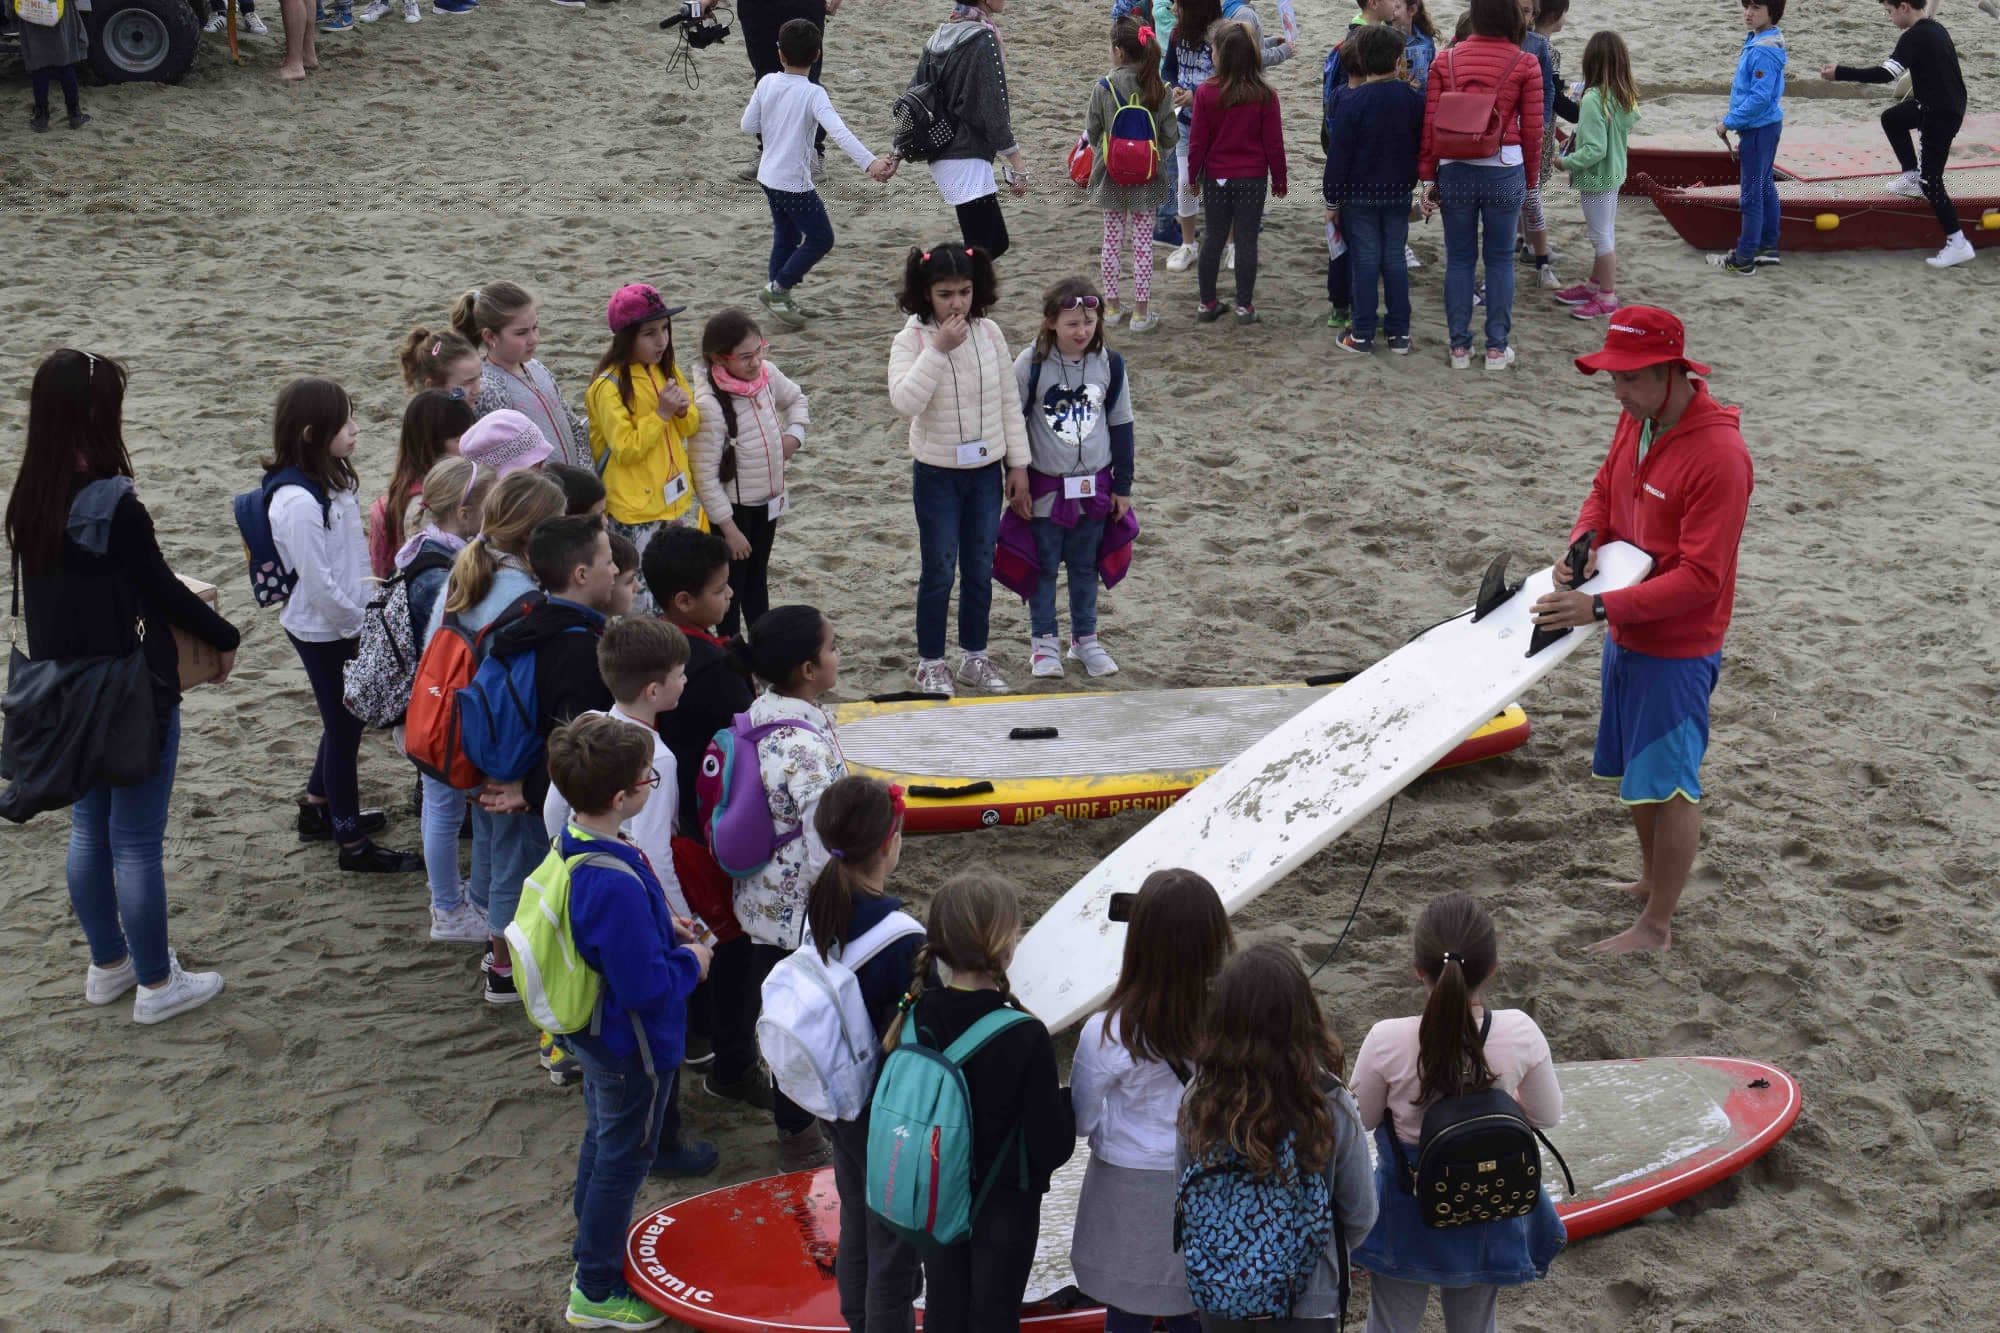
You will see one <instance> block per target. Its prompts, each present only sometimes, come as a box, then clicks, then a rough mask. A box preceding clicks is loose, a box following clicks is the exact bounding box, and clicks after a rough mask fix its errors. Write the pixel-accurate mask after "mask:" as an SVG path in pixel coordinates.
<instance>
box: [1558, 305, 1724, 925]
mask: <svg viewBox="0 0 2000 1333" xmlns="http://www.w3.org/2000/svg"><path fill="white" fill-rule="evenodd" d="M1686 349H1687V335H1686V333H1685V332H1684V331H1683V330H1682V328H1681V322H1680V321H1679V320H1678V319H1676V318H1674V317H1673V316H1672V315H1671V314H1669V313H1668V312H1666V311H1664V310H1659V309H1656V308H1654V307H1652V306H1636V305H1635V306H1625V307H1623V308H1621V309H1619V310H1618V311H1617V312H1615V313H1614V314H1613V315H1612V316H1611V325H1610V328H1609V329H1608V330H1607V331H1606V333H1605V335H1604V349H1603V350H1602V351H1599V352H1594V353H1592V354H1591V355H1589V356H1580V357H1578V358H1577V359H1576V367H1577V369H1578V370H1581V371H1582V372H1583V373H1584V374H1586V375H1592V374H1595V373H1597V372H1598V371H1600V370H1601V371H1604V372H1606V373H1607V374H1609V375H1610V376H1611V390H1612V393H1613V394H1615V395H1616V396H1617V398H1618V406H1619V407H1620V408H1621V409H1623V410H1622V411H1621V412H1620V414H1619V417H1618V428H1617V430H1616V432H1615V433H1614V434H1613V435H1612V437H1611V452H1610V454H1609V455H1608V456H1607V457H1606V458H1605V460H1604V464H1603V466H1601V467H1599V468H1598V469H1597V476H1596V478H1595V479H1594V480H1593V481H1592V482H1591V485H1590V496H1589V498H1587V499H1586V500H1585V501H1584V502H1583V511H1582V512H1581V513H1580V514H1578V515H1577V520H1576V526H1575V528H1574V529H1573V530H1572V531H1571V533H1570V540H1571V541H1572V542H1574V541H1575V540H1576V539H1577V538H1578V537H1581V536H1582V535H1583V534H1584V533H1586V532H1592V533H1595V534H1596V536H1595V537H1594V538H1593V540H1592V545H1593V546H1598V545H1602V544H1603V543H1605V542H1610V541H1624V542H1630V543H1631V544H1632V545H1634V546H1637V547H1638V548H1639V549H1641V550H1643V551H1644V552H1646V554H1648V555H1650V556H1652V557H1653V572H1652V574H1651V575H1649V576H1648V577H1647V579H1646V580H1645V582H1643V583H1640V584H1638V585H1637V586H1635V587H1631V588H1622V589H1619V590H1617V591H1614V592H1607V593H1604V594H1602V595H1601V596H1596V597H1593V596H1591V595H1589V594H1588V593H1581V592H1577V591H1574V590H1573V589H1571V588H1570V586H1569V578H1568V575H1567V572H1566V571H1565V570H1564V568H1563V566H1562V564H1561V563H1560V562H1558V563H1557V565H1556V573H1555V578H1556V588H1555V590H1554V591H1552V592H1550V593H1549V594H1548V595H1547V596H1545V597H1543V598H1541V599H1540V600H1539V601H1537V602H1536V603H1535V606H1534V616H1535V623H1536V624H1538V625H1541V626H1543V627H1546V628H1549V629H1561V628H1573V627H1577V626H1582V625H1588V624H1590V623H1591V622H1592V621H1603V622H1605V626H1606V629H1607V630H1608V631H1609V632H1608V634H1607V635H1606V637H1605V643H1604V662H1603V667H1602V681H1603V700H1604V702H1603V710H1602V712H1601V714H1600V716H1599V718H1598V724H1597V753H1596V755H1595V757H1594V758H1593V759H1592V761H1591V772H1592V773H1593V774H1594V775H1595V776H1596V777H1599V778H1602V779H1604V780H1606V781H1613V782H1616V783H1617V784H1618V799H1619V800H1620V801H1622V802H1624V803H1625V805H1626V806H1628V807H1629V808H1630V809H1631V811H1632V822H1633V824H1634V825H1635V826H1636V827H1637V829H1638V832H1639V850H1640V854H1641V857H1642V858H1643V859H1642V862H1641V864H1642V869H1641V871H1640V874H1639V879H1638V882H1636V883H1634V884H1631V885H1629V886H1627V892H1629V893H1630V894H1631V895H1632V896H1633V897H1635V898H1637V899H1638V900H1639V902H1640V903H1641V904H1642V906H1641V909H1640V913H1639V920H1638V921H1637V922H1636V923H1635V924H1634V925H1633V926H1632V928H1631V929H1629V930H1626V931H1624V932H1622V933H1620V934H1617V935H1614V936H1612V937H1611V938H1610V939H1606V940H1600V941H1598V942H1597V943H1596V944H1594V945H1592V946H1591V949H1592V951H1593V952H1597V953H1631V952H1634V951H1637V950H1642V949H1664V948H1666V947H1667V946H1668V944H1669V942H1670V941H1671V938H1672V933H1671V931H1670V929H1669V923H1670V922H1671V921H1672V919H1673V914H1674V908H1675V907H1676V906H1677V905H1678V904H1679V902H1680V899H1681V890H1682V889H1683V888H1684V887H1685V886H1686V884H1687V877H1688V871H1689V870H1690V869H1692V868H1693V866H1694V857H1695V851H1696V850H1697V848H1698V847H1699V846H1700V844H1701V805H1700V801H1701V760H1702V755H1703V752H1704V751H1705V750H1706V749H1707V748H1708V698H1709V695H1710V693H1712V692H1713V691H1714V689H1715V681H1716V677H1717V675H1718V674H1719V673H1720V671H1721V668H1722V638H1723V634H1724V632H1725V631H1726V630H1727V629H1728V628H1729V612H1730V608H1731V606H1732V605H1733V604H1734V602H1735V600H1736V548H1737V544H1738V542H1739V541H1740V540H1741V539H1742V536H1743V520H1744V515H1745V513H1746V512H1747V510H1748V508H1749V504H1750V489H1751V485H1752V477H1751V468H1750V454H1749V451H1748V450H1747V449H1745V448H1744V446H1743V433H1742V431H1741V430H1740V429H1739V428H1738V425H1737V419H1738V415H1739V413H1738V410H1737V409H1736V408H1734V407H1724V406H1722V405H1721V404H1720V403H1718V402H1716V401H1715V399H1714V398H1712V397H1710V396H1709V392H1708V385H1707V384H1706V383H1704V382H1703V381H1702V380H1700V379H1696V378H1692V377H1693V376H1705V375H1707V374H1708V373H1709V371H1708V367H1707V366H1704V365H1702V364H1701V363H1700V362H1698V361H1690V360H1689V359H1688V357H1687V354H1686ZM1596 570H1597V556H1596V554H1595V552H1593V553H1592V555H1591V557H1590V563H1589V564H1588V566H1586V568H1585V577H1586V578H1588V577H1589V576H1590V575H1591V574H1594V573H1595V572H1596Z"/></svg>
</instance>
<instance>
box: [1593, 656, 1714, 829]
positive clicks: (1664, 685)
mask: <svg viewBox="0 0 2000 1333" xmlns="http://www.w3.org/2000/svg"><path fill="white" fill-rule="evenodd" d="M1721 674H1722V654H1721V653H1710V654H1709V655H1708V656H1706V657H1652V656H1649V655H1648V654H1646V653H1635V652H1633V651H1631V650H1630V649H1627V648H1620V647H1619V646H1618V645H1617V644H1615V643H1613V642H1612V641H1611V636H1610V635H1608V634H1607V635H1606V636H1605V637H1604V663H1603V666H1602V668H1601V671H1600V677H1601V680H1602V683H1603V691H1604V706H1603V711H1602V713H1601V714H1600V715H1599V717H1598V721H1597V753H1596V755H1595V756H1593V757H1592V759H1591V762H1590V771H1591V774H1592V776H1594V777H1597V778H1599V779H1602V780H1603V781H1606V782H1616V783H1617V784H1618V799H1619V800H1621V801H1623V802H1624V803H1625V804H1627V805H1655V804H1658V803H1659V802H1661V801H1670V800H1672V799H1673V798H1674V797H1676V796H1683V797H1686V798H1687V799H1688V800H1690V801H1699V800H1700V799H1701V760H1702V756H1703V755H1704V754H1705V753H1707V751H1708V697H1709V695H1711V694H1713V693H1714V692H1715V682H1716V678H1717V677H1718V676H1720V675H1721Z"/></svg>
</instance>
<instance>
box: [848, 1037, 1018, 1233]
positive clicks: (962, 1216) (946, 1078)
mask: <svg viewBox="0 0 2000 1333" xmlns="http://www.w3.org/2000/svg"><path fill="white" fill-rule="evenodd" d="M1034 1021H1035V1020H1034V1018H1033V1017H1032V1016H1030V1015H1028V1014H1024V1013H1022V1012H1021V1011H1020V1010H1019V1009H996V1010H994V1011H993V1012H992V1013H990V1014H988V1015H986V1017H984V1018H982V1019H980V1020H979V1021H978V1022H977V1023H974V1024H973V1025H972V1026H971V1027H969V1028H967V1029H966V1031H965V1035H964V1036H962V1037H960V1038H959V1039H958V1040H957V1041H955V1042H953V1043H952V1044H951V1045H950V1046H949V1047H948V1048H946V1049H945V1050H943V1051H938V1050H936V1049H934V1048H932V1047H929V1046H926V1045H924V1043H923V1039H922V1038H921V1037H920V1036H918V1035H917V1034H916V1031H915V1027H916V1024H915V1021H914V1015H912V1016H911V1017H910V1021H908V1022H906V1024H905V1027H904V1036H903V1041H902V1044H901V1045H899V1046H897V1047H896V1049H895V1050H893V1051H891V1052H889V1058H888V1059H887V1060H885V1061H883V1063H882V1076H881V1079H880V1080H879V1081H878V1082H877V1083H876V1084H875V1100H874V1102H873V1103H872V1104H871V1107H870V1111H869V1120H868V1211H869V1212H871V1213H873V1214H875V1216H876V1217H878V1218H880V1219H881V1220H882V1222H883V1223H884V1225H886V1226H887V1227H888V1228H889V1229H890V1230H891V1231H894V1232H895V1233H896V1234H897V1235H899V1236H901V1237H903V1238H904V1239H905V1240H908V1241H910V1242H911V1243H912V1244H914V1245H917V1246H918V1247H920V1248H922V1249H927V1250H935V1249H942V1248H944V1247H945V1246H948V1245H956V1244H958V1243H959V1242H961V1241H963V1240H965V1239H967V1238H968V1237H969V1236H971V1235H972V1219H973V1218H975V1217H977V1216H978V1215H979V1209H980V1207H981V1205H983V1204H984V1203H985V1202H986V1193H987V1191H988V1190H990V1189H992V1188H993V1182H994V1181H995V1180H998V1179H999V1178H1000V1171H1001V1163H1002V1162H1005V1161H1006V1160H1007V1157H1008V1155H1009V1154H1010V1153H1014V1152H1016V1151H1017V1150H1018V1145H1019V1144H1020V1142H1021V1130H1020V1127H1019V1126H1016V1127H1015V1129H1014V1132H1013V1133H1012V1134H1010V1135H1008V1136H1007V1142H1006V1143H1005V1144H1003V1145H1002V1146H1001V1149H1000V1156H999V1159H998V1160H996V1161H995V1162H994V1163H993V1165H992V1168H991V1169H990V1170H989V1171H988V1172H987V1173H986V1183H985V1184H983V1185H981V1186H980V1187H979V1194H978V1196H977V1197H976V1198H975V1197H974V1196H973V1193H972V1097H971V1093H970V1091H969V1090H968V1089H967V1087H966V1084H965V1071H964V1069H963V1068H962V1066H963V1065H964V1064H965V1062H966V1061H967V1060H970V1059H971V1058H972V1057H973V1056H974V1055H975V1054H977V1053H978V1051H979V1049H980V1048H981V1047H983V1046H984V1045H986V1043H987V1042H989V1041H991V1040H993V1038H995V1037H997V1036H999V1035H1000V1034H1001V1033H1002V1032H1005V1031H1006V1030H1007V1029H1008V1028H1010V1027H1013V1026H1014V1025H1015V1024H1017V1023H1032V1022H1034ZM1021 1170H1022V1172H1023V1173H1024V1174H1025V1172H1026V1170H1027V1164H1026V1162H1025V1160H1024V1161H1023V1162H1022V1163H1021ZM1025 1183H1026V1182H1025V1181H1024V1182H1023V1184H1025Z"/></svg>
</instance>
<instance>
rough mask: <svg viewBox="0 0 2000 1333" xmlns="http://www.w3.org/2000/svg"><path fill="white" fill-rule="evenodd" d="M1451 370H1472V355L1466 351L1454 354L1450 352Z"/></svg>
mask: <svg viewBox="0 0 2000 1333" xmlns="http://www.w3.org/2000/svg"><path fill="white" fill-rule="evenodd" d="M1451 368H1452V369H1453V370H1470V369H1472V353H1471V352H1469V351H1466V352H1459V351H1454V352H1452V354H1451Z"/></svg>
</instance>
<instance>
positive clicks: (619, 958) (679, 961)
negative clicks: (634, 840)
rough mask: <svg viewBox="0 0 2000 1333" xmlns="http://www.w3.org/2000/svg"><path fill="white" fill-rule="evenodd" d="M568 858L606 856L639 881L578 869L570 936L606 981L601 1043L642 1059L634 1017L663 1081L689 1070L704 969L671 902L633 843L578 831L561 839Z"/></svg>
mask: <svg viewBox="0 0 2000 1333" xmlns="http://www.w3.org/2000/svg"><path fill="white" fill-rule="evenodd" d="M560 844H561V847H562V854H563V855H564V856H577V855H581V854H582V853H584V852H602V853H604V854H605V855H607V856H615V857H617V858H618V859H619V860H620V861H623V862H624V863H625V864H626V865H628V866H630V867H632V869H633V871H634V872H635V873H636V874H637V875H638V878H637V879H634V878H632V876H631V875H621V874H619V873H618V872H617V871H616V870H613V869H611V868H610V867H608V866H594V865H590V864H589V863H587V862H585V863H580V864H578V866H577V868H576V871H575V873H574V874H572V875H571V876H570V881H569V923H570V934H571V935H572V936H573V937H574V938H575V940H576V951H577V954H578V956H579V957H581V958H582V959H583V961H584V963H585V964H586V965H587V966H588V967H589V968H590V969H591V970H592V971H593V972H596V973H597V974H598V975H599V976H601V977H603V978H604V1017H603V1023H602V1030H601V1039H602V1040H603V1042H604V1045H605V1047H606V1048H607V1049H608V1050H609V1051H610V1052H611V1054H612V1055H614V1056H619V1057H629V1056H633V1055H637V1054H638V1053H639V1041H638V1038H637V1036H635V1035H634V1033H633V1031H632V1019H631V1015H634V1014H636V1015H638V1018H639V1023H640V1026H641V1027H643V1028H644V1029H645V1031H646V1044H647V1045H648V1046H649V1047H651V1048H652V1052H653V1067H654V1068H655V1069H657V1070H659V1071H661V1073H660V1077H661V1078H663V1079H664V1078H666V1077H668V1075H669V1074H670V1073H671V1071H673V1070H676V1069H679V1068H680V1067H681V1057H682V1055H683V1054H685V1052H686V1050H687V999H688V996H689V995H692V994H693V993H694V988H695V984H696V983H697V982H699V981H700V980H701V964H700V963H698V962H696V961H695V956H694V954H693V953H692V952H690V951H689V950H688V949H687V947H686V946H685V945H683V944H681V943H680V942H679V941H678V940H677V939H675V937H674V921H673V916H672V914H671V913H669V912H668V911H667V895H666V893H665V891H664V890H662V889H661V888H660V880H659V877H658V876H657V875H655V874H654V873H653V867H652V866H651V865H649V864H647V861H646V857H645V854H644V853H643V852H641V851H640V850H639V849H638V848H637V847H635V846H633V845H632V844H631V843H628V842H624V841H622V840H613V839H610V838H595V837H589V836H584V837H578V836H577V829H576V826H575V825H574V824H571V825H569V826H567V827H565V828H564V829H563V832H562V838H561V839H560Z"/></svg>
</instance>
